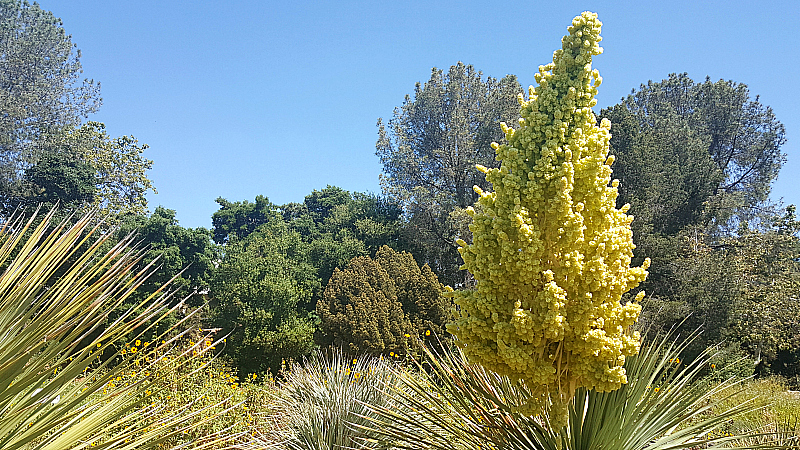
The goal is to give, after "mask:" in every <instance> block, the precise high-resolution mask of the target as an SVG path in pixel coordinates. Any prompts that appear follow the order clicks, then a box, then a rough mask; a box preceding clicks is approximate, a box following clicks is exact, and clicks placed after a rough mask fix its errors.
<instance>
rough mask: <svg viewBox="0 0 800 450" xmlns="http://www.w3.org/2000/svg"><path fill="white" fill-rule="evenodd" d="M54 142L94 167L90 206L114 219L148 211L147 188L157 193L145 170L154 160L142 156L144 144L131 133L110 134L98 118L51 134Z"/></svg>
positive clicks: (145, 146)
mask: <svg viewBox="0 0 800 450" xmlns="http://www.w3.org/2000/svg"><path fill="white" fill-rule="evenodd" d="M53 139H54V140H55V145H57V146H58V147H62V148H69V149H71V151H72V152H74V153H75V154H76V155H77V156H78V158H80V160H81V161H82V162H83V163H84V164H88V165H89V166H91V167H92V169H93V170H94V184H95V195H94V198H93V201H92V202H91V203H90V206H91V207H92V208H96V209H98V210H99V211H100V213H101V215H102V216H104V217H106V219H107V220H110V221H112V222H114V223H116V222H117V220H118V218H119V217H121V216H122V215H125V214H145V213H146V212H147V198H146V197H145V195H146V194H147V192H148V191H152V192H153V193H156V189H155V187H154V186H153V182H152V181H151V180H150V179H149V178H147V171H148V170H150V169H151V168H152V167H153V161H151V160H149V159H147V158H145V157H144V156H142V153H143V152H144V151H145V150H146V149H147V148H148V146H147V144H139V141H138V140H137V139H136V138H134V137H133V136H120V137H116V138H112V137H111V136H109V135H108V133H107V132H106V130H105V125H104V124H102V123H100V122H93V121H90V122H87V123H86V124H84V125H82V126H80V127H79V128H75V129H70V130H65V131H63V132H62V133H60V134H58V135H57V136H55V137H54V138H53Z"/></svg>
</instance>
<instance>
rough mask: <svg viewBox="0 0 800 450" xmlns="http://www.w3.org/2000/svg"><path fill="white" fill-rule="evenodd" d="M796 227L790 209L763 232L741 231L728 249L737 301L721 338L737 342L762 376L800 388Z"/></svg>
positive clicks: (799, 258)
mask: <svg viewBox="0 0 800 450" xmlns="http://www.w3.org/2000/svg"><path fill="white" fill-rule="evenodd" d="M798 230H800V222H798V221H797V220H796V218H795V207H794V205H792V206H789V207H788V208H787V209H786V212H785V214H784V215H783V216H782V217H779V218H778V220H776V221H775V222H774V226H773V227H772V228H771V229H769V230H765V231H758V230H749V229H746V230H742V231H741V232H740V235H739V236H737V238H736V239H735V240H731V243H730V246H731V248H732V251H733V253H734V255H733V256H734V257H733V258H732V259H733V261H732V263H733V264H732V265H733V266H734V267H735V268H736V272H737V273H736V275H737V276H736V278H735V279H736V280H737V281H738V282H739V284H740V286H741V291H742V292H741V298H740V299H739V301H737V302H736V303H734V304H733V307H732V308H730V309H731V311H730V319H729V324H728V326H727V327H726V329H724V330H723V333H724V334H723V335H724V337H725V338H727V339H728V340H729V341H735V342H738V343H740V345H741V347H742V349H743V350H745V351H746V352H747V353H748V354H749V355H750V356H751V357H752V358H753V359H754V360H755V362H756V364H758V367H757V368H758V369H759V370H760V371H761V372H762V373H766V374H768V373H778V374H780V375H783V376H785V377H786V378H789V379H791V381H792V382H793V383H794V384H795V385H800V350H799V349H800V301H798V292H800V270H798V269H799V267H798V261H800V239H798V237H797V235H796V233H797V232H798Z"/></svg>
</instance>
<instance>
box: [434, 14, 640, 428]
mask: <svg viewBox="0 0 800 450" xmlns="http://www.w3.org/2000/svg"><path fill="white" fill-rule="evenodd" d="M600 25H601V23H600V21H599V20H597V15H596V14H593V13H589V12H585V13H583V14H581V15H580V16H578V17H576V18H575V19H574V20H573V21H572V25H571V26H570V27H569V28H568V30H569V34H568V35H566V36H565V37H564V38H563V39H562V48H561V50H557V51H556V52H555V53H554V54H553V62H552V63H551V64H548V65H546V66H541V67H539V73H537V74H536V81H537V82H538V83H539V86H538V87H531V88H530V90H529V98H528V100H524V99H523V97H522V94H520V96H519V102H520V105H521V118H520V120H519V127H518V128H517V129H513V128H510V127H508V126H507V125H506V124H502V128H503V130H504V131H505V134H506V139H507V140H508V144H505V145H497V144H493V147H494V148H495V149H496V152H497V159H498V160H500V161H501V166H500V168H496V169H487V168H485V167H481V166H478V169H479V170H481V171H483V172H484V173H486V179H487V180H489V181H490V182H491V183H492V185H493V187H494V192H483V191H481V190H480V189H478V188H477V187H476V190H477V191H478V193H479V194H480V200H479V202H478V206H477V208H476V209H474V210H471V211H469V212H470V214H471V215H472V216H473V223H472V225H471V226H470V229H471V230H472V233H473V243H472V244H467V243H466V242H464V241H459V245H460V249H459V251H460V252H461V255H462V257H463V259H464V266H463V268H465V269H467V270H469V271H470V272H471V273H472V274H473V275H474V277H475V280H476V283H477V284H476V287H475V288H474V289H472V290H463V291H458V292H455V293H453V294H452V295H453V296H454V297H455V303H456V304H457V305H458V306H459V309H460V317H459V318H458V319H457V320H456V321H455V323H453V324H451V325H450V326H448V330H449V331H450V332H451V333H453V334H454V335H455V336H456V337H457V342H458V343H459V344H460V346H461V348H462V349H463V352H464V354H465V355H466V357H467V358H468V359H469V360H470V361H473V362H477V363H480V364H481V365H483V366H484V367H486V368H487V369H489V370H492V371H495V372H497V373H498V374H500V375H504V376H508V377H510V378H511V379H512V380H524V382H525V383H526V384H527V385H528V386H529V387H530V388H531V389H532V391H533V395H532V396H531V399H530V400H531V402H530V405H529V406H531V407H533V408H538V407H540V406H542V405H544V404H545V403H547V401H548V400H552V401H553V405H554V407H556V408H557V409H560V411H561V413H560V416H562V417H563V416H564V415H565V414H566V405H567V403H568V402H569V400H570V399H571V398H572V396H573V394H574V392H575V391H576V389H577V388H579V387H583V388H587V389H595V390H597V391H601V392H607V391H612V390H614V389H618V388H619V387H620V386H621V385H622V384H624V383H625V382H626V381H627V380H626V376H625V369H624V368H623V364H624V362H625V357H627V356H632V355H635V354H636V353H637V352H638V350H639V341H640V338H639V335H638V334H637V333H635V332H629V328H630V326H631V325H632V324H633V323H634V322H635V321H636V319H637V318H638V316H639V312H640V310H641V307H640V305H639V303H638V301H639V300H641V299H642V298H643V296H644V293H643V292H639V294H638V295H637V296H636V300H635V301H633V302H629V303H627V304H624V305H623V304H622V303H621V302H620V299H621V297H622V295H623V294H624V293H625V292H627V291H629V290H630V289H633V288H635V287H636V286H637V285H638V284H639V283H640V282H641V281H643V280H644V279H645V277H646V276H647V271H646V269H647V267H648V266H649V260H646V261H645V263H644V264H643V265H642V267H633V268H632V267H631V266H630V263H631V258H632V256H633V248H634V245H633V240H632V233H631V229H630V223H631V221H632V220H633V217H632V216H630V215H628V214H626V212H627V210H628V208H629V205H625V206H623V207H621V208H616V206H615V202H616V198H617V186H618V184H619V182H618V181H617V180H614V181H612V180H611V165H612V164H613V162H614V157H613V156H609V139H610V128H611V124H610V123H609V121H608V120H605V119H604V120H603V121H602V122H601V123H600V125H599V126H598V125H597V121H596V118H595V115H594V113H593V112H592V109H591V108H592V107H593V106H595V104H596V103H597V101H596V100H595V99H594V96H595V94H596V93H597V87H598V86H599V85H600V81H601V79H600V75H599V73H598V72H597V70H593V69H592V66H591V63H592V57H593V56H595V55H599V54H600V53H601V52H602V49H601V48H600V46H599V45H598V44H599V42H600V40H601V38H600ZM557 415H558V414H557Z"/></svg>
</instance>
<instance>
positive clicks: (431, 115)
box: [376, 62, 522, 285]
mask: <svg viewBox="0 0 800 450" xmlns="http://www.w3.org/2000/svg"><path fill="white" fill-rule="evenodd" d="M521 91H522V89H521V87H520V85H519V82H518V81H517V79H516V77H515V76H513V75H508V76H506V77H504V78H502V79H501V80H499V81H498V80H497V79H495V78H491V77H488V78H486V79H484V78H483V76H482V74H481V72H479V71H476V70H475V69H474V68H473V67H472V66H471V65H464V64H463V63H460V62H459V63H458V64H456V65H455V66H451V67H450V70H449V71H448V72H447V73H446V74H445V73H444V72H443V71H442V70H439V69H436V68H434V69H433V70H432V73H431V78H430V80H429V81H427V82H426V83H425V84H424V85H423V84H421V83H417V85H416V87H415V89H414V98H413V99H412V98H411V97H410V96H406V98H405V101H404V102H403V105H402V107H400V108H396V109H395V110H394V114H393V117H392V118H391V119H390V120H389V122H388V124H387V125H384V124H383V121H382V120H380V119H379V120H378V135H379V136H378V142H377V145H376V149H377V155H378V156H379V157H380V160H381V164H383V172H384V174H383V176H382V179H381V183H382V185H383V188H384V192H385V193H386V194H387V195H389V196H390V197H392V198H393V199H396V200H397V201H399V202H400V203H401V204H402V205H403V208H404V210H405V213H406V215H407V218H408V222H409V223H408V226H407V227H406V228H405V231H406V233H407V235H408V240H409V241H410V242H413V244H414V247H413V250H412V251H413V253H414V255H415V256H416V257H417V259H419V260H420V261H421V262H424V263H427V264H429V265H430V266H431V267H432V268H433V269H434V271H435V272H436V273H437V274H439V276H440V277H441V278H442V280H443V281H444V282H445V283H448V284H453V285H457V284H463V282H464V272H459V271H458V268H459V266H460V265H461V258H460V256H459V255H458V252H457V246H456V245H455V240H456V239H457V238H459V237H461V238H464V239H466V240H469V233H468V231H467V230H466V226H465V225H464V215H463V214H459V212H460V211H463V209H464V208H466V207H468V206H470V205H472V204H473V203H474V202H475V201H476V200H477V198H478V197H477V195H476V194H475V192H474V191H473V190H472V187H473V186H476V185H477V186H480V187H481V188H482V189H488V183H487V182H486V180H485V179H484V175H483V174H482V173H480V172H478V171H476V170H475V165H476V164H482V165H484V166H486V167H497V165H498V163H497V161H495V159H494V151H493V150H492V148H491V146H490V144H491V143H492V142H494V141H498V142H502V140H503V134H502V133H501V132H500V131H499V128H498V125H499V123H500V122H501V121H505V122H508V123H515V122H516V121H517V118H518V117H519V108H518V106H517V102H516V97H517V94H518V93H519V92H521Z"/></svg>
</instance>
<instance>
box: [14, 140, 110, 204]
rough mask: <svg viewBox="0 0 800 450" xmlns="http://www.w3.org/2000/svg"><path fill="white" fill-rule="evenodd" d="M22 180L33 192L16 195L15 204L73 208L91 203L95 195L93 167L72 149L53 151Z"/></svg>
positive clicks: (26, 173) (30, 169) (43, 156)
mask: <svg viewBox="0 0 800 450" xmlns="http://www.w3.org/2000/svg"><path fill="white" fill-rule="evenodd" d="M23 182H24V183H25V184H27V186H28V187H29V188H30V189H31V192H30V193H29V194H28V195H27V196H26V197H23V198H19V199H15V201H14V202H13V204H14V205H13V207H14V208H16V207H18V206H30V207H35V206H36V205H38V204H42V205H44V206H45V208H47V207H50V208H52V207H54V206H55V205H56V204H57V203H60V205H61V209H62V210H66V211H70V210H74V209H75V208H76V207H78V206H81V205H84V204H87V203H92V202H93V200H94V197H95V195H96V192H97V189H96V186H95V170H94V168H93V167H92V166H91V165H89V164H87V163H86V162H84V161H83V160H82V159H81V158H79V157H77V155H75V154H74V153H72V152H70V151H69V150H63V151H50V152H47V153H45V154H43V155H42V156H41V157H40V158H39V161H37V163H36V164H35V165H33V166H31V167H28V168H27V169H26V170H25V176H24V178H23Z"/></svg>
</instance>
